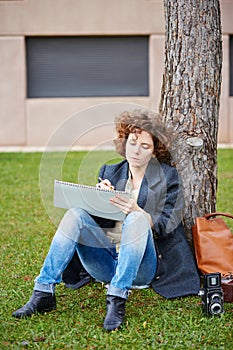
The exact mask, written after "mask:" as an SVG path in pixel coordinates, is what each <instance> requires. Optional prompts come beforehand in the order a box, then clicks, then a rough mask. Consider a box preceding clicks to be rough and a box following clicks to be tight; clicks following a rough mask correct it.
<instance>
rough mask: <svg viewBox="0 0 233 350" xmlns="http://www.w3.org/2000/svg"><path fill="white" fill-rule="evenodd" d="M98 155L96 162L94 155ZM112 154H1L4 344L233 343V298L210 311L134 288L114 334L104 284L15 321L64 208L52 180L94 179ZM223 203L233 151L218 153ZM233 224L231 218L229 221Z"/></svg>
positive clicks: (225, 203)
mask: <svg viewBox="0 0 233 350" xmlns="http://www.w3.org/2000/svg"><path fill="white" fill-rule="evenodd" d="M93 156H94V157H95V162H94V163H93V160H92V157H93ZM116 158H117V157H116V155H115V154H113V153H112V152H107V151H106V152H96V153H95V154H94V155H93V153H85V152H70V153H69V154H68V155H65V154H62V153H55V154H52V153H51V154H49V155H46V156H42V154H41V153H1V154H0V171H1V178H0V183H1V205H0V211H1V216H0V230H1V236H0V240H1V258H0V259H1V264H0V268H1V274H0V278H1V284H0V288H1V299H0V300H1V306H0V307H1V316H0V317H1V319H0V324H1V326H0V348H1V349H49V350H50V349H56V350H57V349H208V350H213V349H216V350H217V349H218V350H220V349H224V350H225V349H232V347H233V338H232V315H233V304H229V303H225V305H224V307H225V313H224V314H223V315H221V316H219V317H206V316H205V315H203V313H202V309H201V301H200V298H199V297H188V298H182V299H176V300H165V299H164V298H162V297H161V296H159V295H157V294H156V293H155V292H154V291H152V290H151V289H146V290H141V291H139V290H134V291H133V292H132V294H131V295H130V298H129V300H128V301H127V314H126V322H125V324H124V326H123V327H122V329H121V330H118V331H115V332H111V333H107V332H105V331H104V330H103V328H102V323H103V319H104V316H105V293H106V290H105V287H104V286H103V285H102V284H100V283H91V284H89V285H87V286H85V287H83V288H82V289H80V290H76V291H71V290H69V289H67V288H65V286H64V285H62V284H61V285H60V286H58V287H57V293H56V295H57V304H58V308H57V310H56V311H54V312H52V313H49V314H47V315H39V316H33V317H32V318H30V319H23V320H16V319H14V318H12V316H11V313H12V311H13V310H15V309H16V308H18V307H20V306H22V305H23V303H24V302H26V301H27V300H28V298H29V297H30V295H31V291H32V288H33V280H34V278H35V277H36V275H37V274H38V272H39V269H40V267H41V264H42V262H43V259H44V257H45V255H46V253H47V250H48V247H49V244H50V241H51V238H52V237H53V234H54V230H55V226H56V224H57V222H58V221H59V219H60V217H61V215H62V213H63V212H62V210H60V209H54V208H53V205H52V192H51V188H52V187H51V186H52V181H53V179H54V178H55V177H57V178H60V175H61V173H62V177H63V178H65V179H67V180H68V181H77V179H78V180H80V181H82V182H85V183H88V184H93V182H94V179H95V178H96V174H97V170H96V162H97V164H98V166H99V165H100V164H102V163H103V161H115V160H116ZM218 158H219V159H218V164H219V174H218V178H219V187H218V197H217V207H218V208H217V209H218V210H221V211H226V212H231V213H233V150H228V149H221V150H219V152H218ZM230 225H231V227H232V228H233V225H232V223H230Z"/></svg>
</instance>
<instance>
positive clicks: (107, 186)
mask: <svg viewBox="0 0 233 350" xmlns="http://www.w3.org/2000/svg"><path fill="white" fill-rule="evenodd" d="M99 180H100V182H99V183H98V184H96V187H98V188H100V189H101V190H111V191H113V190H114V186H112V184H111V182H110V181H109V180H108V179H104V180H103V179H101V178H100V177H99Z"/></svg>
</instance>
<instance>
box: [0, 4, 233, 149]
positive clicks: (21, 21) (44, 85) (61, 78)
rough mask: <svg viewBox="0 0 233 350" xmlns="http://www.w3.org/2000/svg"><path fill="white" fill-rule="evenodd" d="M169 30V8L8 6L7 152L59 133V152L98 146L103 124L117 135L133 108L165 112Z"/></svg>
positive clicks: (226, 88) (229, 10) (0, 34)
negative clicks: (122, 117) (117, 124)
mask: <svg viewBox="0 0 233 350" xmlns="http://www.w3.org/2000/svg"><path fill="white" fill-rule="evenodd" d="M220 3H221V13H222V32H223V55H224V61H223V82H222V92H221V108H220V120H219V143H224V144H231V143H233V68H232V69H231V66H232V65H233V21H232V18H233V1H232V0H221V1H220ZM164 28H165V23H164V14H163V0H40V1H38V0H5V1H4V0H0V122H1V128H0V146H46V145H47V144H49V143H50V140H51V139H52V138H53V135H54V134H59V137H54V139H55V138H56V141H54V142H55V144H56V145H58V146H63V145H66V144H67V143H69V144H70V143H72V144H77V145H80V146H83V147H85V146H92V145H95V144H96V143H101V142H102V141H103V142H104V138H105V137H106V136H108V134H109V128H108V127H106V128H100V129H98V130H97V131H98V132H95V131H94V130H93V125H94V126H96V128H98V125H100V124H101V125H105V126H106V125H107V124H108V123H109V126H110V128H111V125H110V124H111V123H112V121H113V118H114V113H113V111H114V110H115V111H118V110H119V111H120V110H121V109H122V108H123V107H124V104H125V105H126V106H127V105H128V104H129V105H131V104H133V105H134V104H137V105H142V106H146V107H148V108H152V109H153V110H155V111H157V110H158V105H159V100H160V89H161V86H162V74H163V66H164V30H165V29H164ZM101 105H103V106H104V107H103V108H101ZM93 106H96V107H93ZM88 109H89V112H83V111H87V110H88ZM73 116H76V118H75V124H74V123H73V121H74V120H73V119H72V118H73ZM69 120H72V121H71V122H70V123H69ZM61 125H66V128H64V130H65V131H64V132H61V130H60V127H61ZM74 129H77V130H79V129H80V130H79V131H78V135H79V137H78V138H76V139H75V137H74V136H72V141H71V139H70V138H69V137H68V138H67V135H68V134H70V133H74V132H76V131H77V130H74ZM100 135H101V137H100Z"/></svg>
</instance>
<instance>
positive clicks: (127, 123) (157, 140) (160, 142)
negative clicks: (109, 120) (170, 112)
mask: <svg viewBox="0 0 233 350" xmlns="http://www.w3.org/2000/svg"><path fill="white" fill-rule="evenodd" d="M115 127H116V132H117V138H116V139H115V140H114V144H115V148H116V152H117V153H119V154H120V155H121V156H123V157H125V146H126V141H127V139H128V136H129V134H131V133H135V134H136V133H140V131H142V130H144V131H147V132H148V133H149V134H150V135H151V137H152V140H153V143H154V153H155V154H156V157H157V159H158V161H159V162H161V163H168V164H171V156H170V153H169V151H168V147H169V140H171V134H170V132H169V131H168V129H167V128H166V126H165V125H164V123H163V122H162V120H161V117H160V115H159V114H157V113H154V112H152V111H150V110H149V111H147V110H139V109H135V110H133V111H130V112H129V111H125V112H123V113H121V114H120V115H119V116H117V117H116V118H115ZM165 145H166V146H165Z"/></svg>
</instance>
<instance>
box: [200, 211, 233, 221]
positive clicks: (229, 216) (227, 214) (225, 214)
mask: <svg viewBox="0 0 233 350" xmlns="http://www.w3.org/2000/svg"><path fill="white" fill-rule="evenodd" d="M212 216H226V217H227V218H231V219H233V215H231V214H229V213H221V212H215V213H210V214H206V215H204V218H206V219H207V220H208V219H210V218H212Z"/></svg>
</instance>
